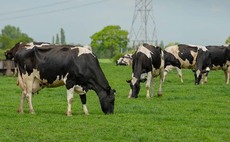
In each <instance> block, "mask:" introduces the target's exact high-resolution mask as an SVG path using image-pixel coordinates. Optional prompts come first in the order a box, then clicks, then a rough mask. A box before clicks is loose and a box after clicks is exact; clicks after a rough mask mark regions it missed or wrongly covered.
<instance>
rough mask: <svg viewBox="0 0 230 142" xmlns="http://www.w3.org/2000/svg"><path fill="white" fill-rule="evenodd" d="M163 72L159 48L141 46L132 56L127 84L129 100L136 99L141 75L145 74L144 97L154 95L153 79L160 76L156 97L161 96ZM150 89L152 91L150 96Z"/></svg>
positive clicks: (161, 55)
mask: <svg viewBox="0 0 230 142" xmlns="http://www.w3.org/2000/svg"><path fill="white" fill-rule="evenodd" d="M163 72H164V53H163V51H162V50H161V48H160V47H154V46H152V45H148V44H143V45H141V46H140V47H139V48H138V49H137V51H136V52H135V53H134V55H133V64H132V79H131V80H128V81H127V82H128V83H129V84H130V87H131V89H130V92H129V95H128V97H129V98H137V97H138V93H139V91H140V82H141V80H142V79H141V75H142V74H143V73H147V82H146V91H147V93H146V97H147V98H150V97H152V96H153V95H154V79H153V78H154V77H156V76H158V75H160V85H159V90H158V96H161V95H162V83H163ZM150 88H151V89H152V92H151V96H150V91H149V90H150Z"/></svg>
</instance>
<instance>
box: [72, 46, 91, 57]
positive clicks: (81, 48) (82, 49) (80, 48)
mask: <svg viewBox="0 0 230 142" xmlns="http://www.w3.org/2000/svg"><path fill="white" fill-rule="evenodd" d="M76 48H77V49H78V50H79V53H78V56H81V55H82V54H92V51H91V50H89V49H88V48H84V47H72V48H71V49H76ZM92 55H93V54H92ZM93 56H94V55H93ZM94 57H95V56H94Z"/></svg>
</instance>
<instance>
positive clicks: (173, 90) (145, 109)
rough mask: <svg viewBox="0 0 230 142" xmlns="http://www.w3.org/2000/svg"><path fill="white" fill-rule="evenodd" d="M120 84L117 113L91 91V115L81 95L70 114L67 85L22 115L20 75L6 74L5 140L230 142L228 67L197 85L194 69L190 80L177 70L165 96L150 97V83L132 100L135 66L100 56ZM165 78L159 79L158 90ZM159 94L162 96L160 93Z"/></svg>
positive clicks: (0, 80)
mask: <svg viewBox="0 0 230 142" xmlns="http://www.w3.org/2000/svg"><path fill="white" fill-rule="evenodd" d="M100 62H101V66H102V69H103V71H104V73H105V75H106V77H107V79H108V80H109V82H110V85H111V86H112V88H115V89H116V91H117V93H116V101H115V113H114V114H112V115H104V114H103V112H102V111H101V109H100V105H99V101H98V98H97V96H96V94H95V93H94V92H93V91H90V92H89V93H88V94H87V106H88V110H89V113H90V115H89V116H85V115H83V111H82V107H81V102H80V98H79V96H78V95H75V96H74V97H75V98H74V102H73V106H72V111H73V116H72V117H67V116H66V115H65V111H66V107H67V102H66V95H65V94H66V90H65V88H64V87H59V88H53V89H50V88H49V89H48V88H46V89H43V90H42V91H40V92H39V94H35V96H34V97H33V106H34V109H35V112H36V114H35V115H31V114H29V113H28V107H27V103H25V107H24V108H25V114H18V113H17V109H18V106H19V97H20V89H19V87H18V86H16V78H15V77H6V76H0V89H1V91H0V97H1V99H0V126H1V127H0V141H6V142H7V141H9V142H11V141H39V142H40V141H49V142H52V141H99V142H101V141H118V142H123V141H124V142H127V141H132V142H133V141H134V142H138V141H143V142H146V141H151V142H152V141H176V142H178V141H181V142H184V141H192V142H193V141H207V142H210V141H211V142H212V141H213V142H216V141H218V142H219V141H220V142H221V141H223V142H227V141H230V93H229V92H230V88H229V87H230V86H229V85H225V84H224V74H223V72H222V71H213V72H211V73H210V74H209V80H208V84H204V85H200V86H195V85H194V76H193V73H192V71H190V70H183V75H184V83H183V84H181V83H180V79H179V77H178V76H177V73H176V72H175V71H173V72H170V73H169V74H168V76H167V78H166V81H165V83H164V84H163V96H162V97H153V98H151V99H146V96H145V93H146V91H145V88H144V84H141V87H142V88H141V91H140V94H139V98H137V99H128V98H127V96H128V92H129V84H127V83H126V82H125V81H126V80H127V79H130V78H131V67H130V66H129V67H125V66H116V65H115V63H112V62H110V60H104V59H103V60H100ZM158 84H159V79H156V87H155V88H156V89H155V94H156V93H157V86H158ZM156 96H157V95H156Z"/></svg>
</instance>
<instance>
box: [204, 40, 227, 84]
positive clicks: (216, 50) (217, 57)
mask: <svg viewBox="0 0 230 142" xmlns="http://www.w3.org/2000/svg"><path fill="white" fill-rule="evenodd" d="M206 48H207V49H208V51H209V53H210V54H211V64H212V65H211V70H223V71H224V74H225V83H226V84H229V76H230V45H223V46H215V45H209V46H206ZM205 82H207V75H206V76H205Z"/></svg>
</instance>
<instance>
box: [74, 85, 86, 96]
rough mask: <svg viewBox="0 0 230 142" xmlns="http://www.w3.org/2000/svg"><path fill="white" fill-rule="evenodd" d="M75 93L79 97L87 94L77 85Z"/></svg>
mask: <svg viewBox="0 0 230 142" xmlns="http://www.w3.org/2000/svg"><path fill="white" fill-rule="evenodd" d="M74 91H75V92H76V93H78V94H79V95H83V94H86V91H85V90H83V88H82V87H81V86H79V85H75V86H74Z"/></svg>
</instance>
